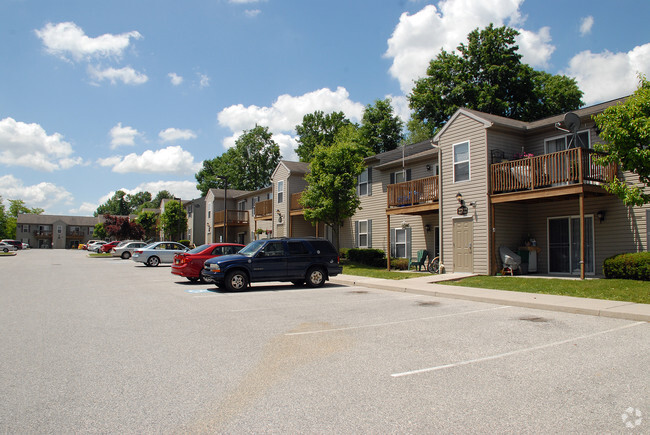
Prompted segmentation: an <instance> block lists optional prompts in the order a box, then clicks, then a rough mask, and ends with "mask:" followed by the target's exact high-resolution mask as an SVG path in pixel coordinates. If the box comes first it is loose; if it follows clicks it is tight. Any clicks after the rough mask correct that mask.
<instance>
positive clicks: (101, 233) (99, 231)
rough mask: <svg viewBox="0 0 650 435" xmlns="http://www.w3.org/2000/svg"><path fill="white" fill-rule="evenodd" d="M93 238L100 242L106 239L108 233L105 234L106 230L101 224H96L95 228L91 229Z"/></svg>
mask: <svg viewBox="0 0 650 435" xmlns="http://www.w3.org/2000/svg"><path fill="white" fill-rule="evenodd" d="M93 237H94V238H96V239H101V240H104V239H106V238H107V237H108V233H107V232H106V228H104V224H103V223H101V222H100V223H98V224H95V228H94V229H93Z"/></svg>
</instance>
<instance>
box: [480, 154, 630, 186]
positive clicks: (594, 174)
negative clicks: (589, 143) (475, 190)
mask: <svg viewBox="0 0 650 435" xmlns="http://www.w3.org/2000/svg"><path fill="white" fill-rule="evenodd" d="M597 155H598V153H597V152H596V151H594V150H591V149H587V148H571V149H568V150H565V151H558V152H556V153H550V154H544V155H542V156H537V157H529V158H525V159H520V160H513V161H510V162H502V163H495V164H493V165H491V167H490V182H491V184H490V191H491V193H505V192H516V191H520V190H534V189H540V188H545V187H554V186H561V185H565V184H574V183H580V184H582V183H584V182H585V181H587V182H589V183H604V182H607V181H611V180H613V179H614V176H615V175H616V170H617V168H616V165H613V164H610V165H608V166H600V165H597V164H596V163H595V162H594V158H595V157H596V156H597Z"/></svg>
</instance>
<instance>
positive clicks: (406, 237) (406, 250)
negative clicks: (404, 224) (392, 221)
mask: <svg viewBox="0 0 650 435" xmlns="http://www.w3.org/2000/svg"><path fill="white" fill-rule="evenodd" d="M400 231H401V232H403V233H404V242H398V241H397V240H398V239H399V237H398V236H397V234H398V233H399V232H400ZM398 245H403V246H404V256H403V257H400V256H399V255H397V246H398ZM407 257H408V229H407V228H395V258H407Z"/></svg>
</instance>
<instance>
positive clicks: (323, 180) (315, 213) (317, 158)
mask: <svg viewBox="0 0 650 435" xmlns="http://www.w3.org/2000/svg"><path fill="white" fill-rule="evenodd" d="M371 154H372V151H370V150H369V149H368V148H367V147H365V146H363V145H362V144H361V140H360V138H359V135H358V132H357V131H356V129H355V128H354V127H353V126H351V125H350V126H347V127H345V128H343V129H341V131H340V132H339V134H337V137H336V140H335V142H334V144H333V145H332V146H318V147H316V149H314V155H313V158H312V160H311V164H310V172H309V174H307V175H306V176H305V179H306V181H307V189H306V190H305V191H303V193H302V195H301V197H300V202H301V205H302V206H303V207H304V211H305V219H307V220H308V221H310V222H314V223H317V222H323V223H325V224H326V225H329V226H330V227H331V228H332V231H333V233H334V241H335V244H336V247H337V249H338V247H339V244H340V243H339V233H340V229H341V225H342V224H343V221H344V220H345V219H347V218H349V217H351V216H353V215H354V213H355V212H356V211H357V209H358V208H359V204H360V201H359V197H358V196H357V177H358V176H359V175H360V174H361V173H362V172H363V170H364V169H365V164H364V158H365V157H367V156H368V155H371Z"/></svg>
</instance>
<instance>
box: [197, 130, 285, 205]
mask: <svg viewBox="0 0 650 435" xmlns="http://www.w3.org/2000/svg"><path fill="white" fill-rule="evenodd" d="M279 162H280V147H279V146H278V144H277V143H275V141H274V140H273V134H272V133H271V132H270V131H269V129H268V127H262V126H259V125H256V126H255V128H253V129H251V130H247V131H244V134H242V135H241V136H239V138H238V139H237V140H236V141H235V146H234V147H232V148H230V149H228V151H226V152H225V153H223V154H222V155H221V156H217V157H215V158H214V159H212V160H205V161H204V162H203V168H201V170H200V171H199V172H198V173H197V174H196V175H195V177H196V181H198V184H197V185H196V188H197V189H198V190H200V191H201V194H202V195H206V194H207V193H208V190H210V189H212V188H223V187H224V182H223V180H222V179H220V178H219V176H223V177H226V178H227V180H228V188H232V189H239V190H257V189H261V188H262V187H265V186H267V185H268V183H269V179H270V178H271V174H272V173H273V171H274V170H275V167H276V166H277V165H278V163H279Z"/></svg>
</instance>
